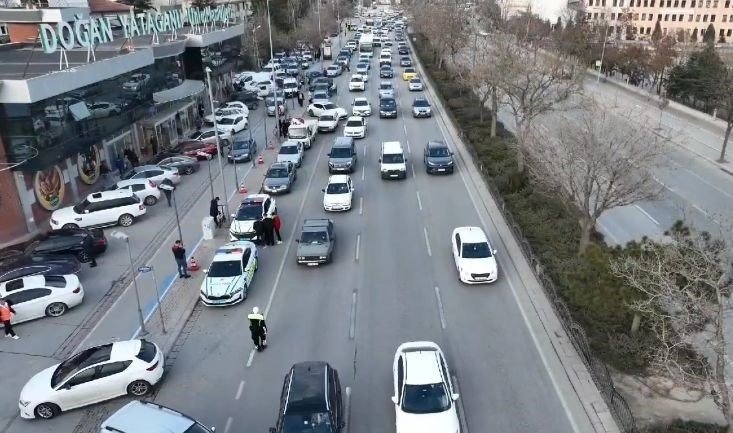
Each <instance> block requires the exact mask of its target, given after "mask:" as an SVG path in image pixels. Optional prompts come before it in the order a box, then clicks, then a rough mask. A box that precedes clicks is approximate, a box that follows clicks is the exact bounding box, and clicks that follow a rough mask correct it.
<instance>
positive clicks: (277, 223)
mask: <svg viewBox="0 0 733 433" xmlns="http://www.w3.org/2000/svg"><path fill="white" fill-rule="evenodd" d="M272 223H273V228H274V229H275V235H277V244H278V245H280V244H281V243H283V238H282V237H281V236H280V226H281V225H282V222H281V221H280V215H277V214H275V216H274V217H273V219H272Z"/></svg>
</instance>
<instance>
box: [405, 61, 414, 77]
mask: <svg viewBox="0 0 733 433" xmlns="http://www.w3.org/2000/svg"><path fill="white" fill-rule="evenodd" d="M408 60H409V59H408ZM405 73H406V74H414V73H415V70H414V69H412V68H405Z"/></svg>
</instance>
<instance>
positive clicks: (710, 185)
mask: <svg viewBox="0 0 733 433" xmlns="http://www.w3.org/2000/svg"><path fill="white" fill-rule="evenodd" d="M680 168H682V169H683V170H685V171H686V172H688V173H690V174H691V175H692V176H694V177H696V178H697V179H698V180H699V181H700V182H702V183H704V184H705V185H707V186H709V187H710V188H712V189H714V190H716V191H718V192H719V193H721V194H723V195H724V196H726V197H728V198H729V199H732V200H733V195H731V194H730V193H729V192H727V191H725V190H722V189H720V188H718V187H717V186H716V185H713V184H712V183H710V182H708V181H707V179H705V178H704V177H702V176H700V175H699V174H697V173H695V172H694V171H692V170H690V169H689V168H685V167H680Z"/></svg>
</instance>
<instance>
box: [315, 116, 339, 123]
mask: <svg viewBox="0 0 733 433" xmlns="http://www.w3.org/2000/svg"><path fill="white" fill-rule="evenodd" d="M318 120H321V121H324V122H332V121H334V120H336V118H335V117H334V116H332V115H330V114H324V115H323V116H321V117H319V118H318Z"/></svg>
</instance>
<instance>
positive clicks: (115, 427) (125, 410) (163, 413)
mask: <svg viewBox="0 0 733 433" xmlns="http://www.w3.org/2000/svg"><path fill="white" fill-rule="evenodd" d="M194 423H195V421H194V420H193V419H191V418H189V417H188V416H186V415H184V414H182V413H180V412H178V411H175V410H173V409H170V408H167V407H165V406H161V405H159V404H156V403H153V402H149V401H139V400H134V401H131V402H130V403H128V404H126V405H125V406H123V407H122V408H120V409H119V410H118V411H117V412H115V413H114V414H112V416H110V417H109V418H107V419H106V420H105V421H104V422H103V423H102V425H101V431H102V433H106V432H130V433H132V432H141V431H144V432H146V433H183V432H185V431H186V430H188V428H190V427H191V426H192V425H193V424H194Z"/></svg>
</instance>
